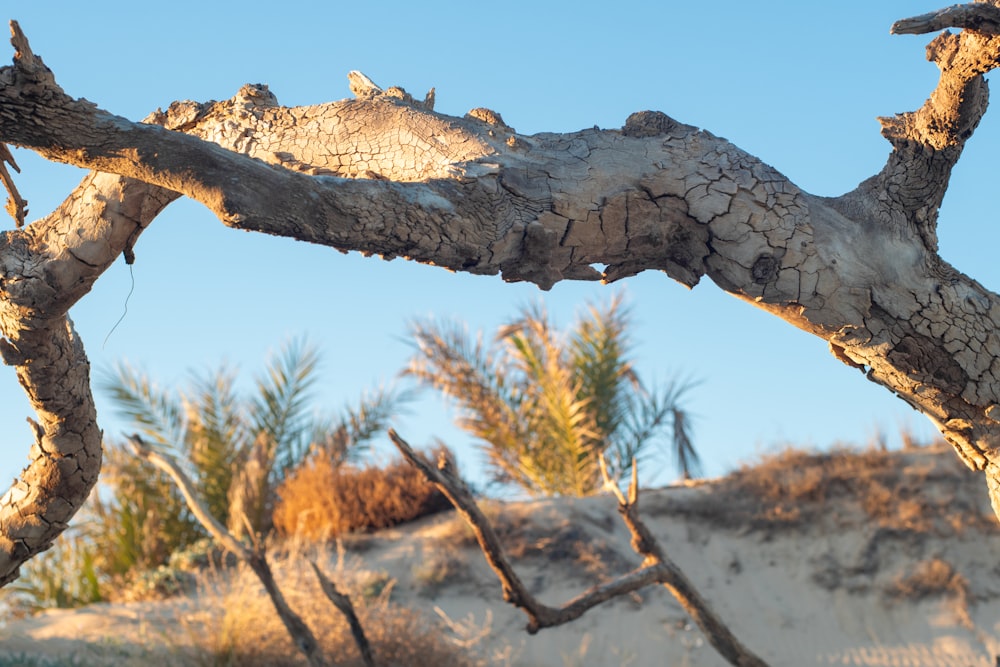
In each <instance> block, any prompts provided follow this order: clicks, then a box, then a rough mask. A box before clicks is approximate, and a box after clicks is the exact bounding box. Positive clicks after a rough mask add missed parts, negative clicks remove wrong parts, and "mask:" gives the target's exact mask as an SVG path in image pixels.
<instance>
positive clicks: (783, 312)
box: [0, 2, 1000, 583]
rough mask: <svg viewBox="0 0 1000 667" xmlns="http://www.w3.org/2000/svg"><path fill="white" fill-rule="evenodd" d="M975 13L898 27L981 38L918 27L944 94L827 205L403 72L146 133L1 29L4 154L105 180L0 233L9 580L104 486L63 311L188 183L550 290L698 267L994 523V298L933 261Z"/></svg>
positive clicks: (169, 118) (699, 137)
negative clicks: (829, 357)
mask: <svg viewBox="0 0 1000 667" xmlns="http://www.w3.org/2000/svg"><path fill="white" fill-rule="evenodd" d="M987 5H988V6H992V7H996V3H995V2H990V3H973V4H972V5H966V6H965V9H950V10H947V11H945V12H944V13H940V14H938V15H937V16H938V18H929V19H921V20H920V21H917V22H916V23H914V22H910V23H905V22H904V23H903V24H902V26H899V27H898V29H897V30H896V31H897V32H913V31H919V30H917V28H920V30H923V29H932V28H935V27H938V26H940V25H942V24H943V23H951V24H955V25H959V26H963V27H967V28H969V29H967V30H965V31H964V32H962V33H961V34H959V35H949V34H944V35H941V36H939V37H938V38H936V39H935V40H934V42H932V44H931V46H930V48H929V49H928V54H929V56H930V58H931V59H932V60H933V61H934V62H935V63H936V64H937V65H938V67H939V68H940V69H941V78H940V81H939V84H938V86H937V88H936V89H935V90H934V91H933V92H932V93H931V95H930V97H929V98H928V100H927V102H926V103H925V104H924V106H923V107H922V108H921V109H919V110H917V111H915V112H912V113H908V114H901V115H898V116H896V117H894V118H891V119H883V121H882V122H883V133H884V135H885V136H886V137H887V139H888V140H889V141H890V143H891V144H892V146H893V151H892V154H891V155H890V157H889V160H888V161H887V163H886V165H885V167H884V168H883V169H882V171H881V172H880V173H879V174H877V175H875V176H873V177H872V178H871V179H868V180H867V181H865V182H864V183H862V184H861V185H860V186H859V187H858V188H857V189H855V190H854V191H852V192H850V193H847V194H845V195H843V196H842V197H837V198H821V197H815V196H811V195H809V194H807V193H805V192H803V191H801V190H800V189H799V188H797V187H796V186H795V185H794V184H792V183H790V182H789V181H788V180H787V179H786V178H785V177H784V176H783V175H782V174H780V173H778V172H777V171H775V170H774V169H772V168H771V167H769V166H767V165H765V164H763V163H762V162H760V161H759V160H758V159H756V158H754V157H753V156H750V155H748V154H746V153H745V152H743V151H741V150H740V149H738V148H737V147H735V146H733V145H732V144H730V143H728V142H726V141H725V140H723V139H720V138H718V137H716V136H714V135H712V134H711V133H709V132H705V131H699V130H698V129H697V128H694V127H691V126H688V125H684V124H681V123H678V122H677V121H675V120H673V119H671V118H669V117H668V116H666V115H665V114H662V113H659V112H639V113H637V114H633V115H632V116H630V117H629V118H628V119H627V120H626V121H625V124H624V126H623V127H622V128H619V129H609V130H598V129H592V130H585V131H582V132H576V133H570V134H562V135H557V134H543V135H534V136H524V135H520V134H518V133H516V132H515V131H514V130H513V129H512V128H510V127H509V126H507V125H506V124H504V123H503V121H502V119H501V118H500V114H498V113H496V112H493V111H491V110H487V109H474V110H473V111H472V112H470V113H469V114H468V115H467V116H466V117H464V118H454V117H449V116H445V115H441V114H437V113H434V112H433V110H432V109H431V108H430V107H431V106H432V105H431V104H430V103H429V102H432V99H430V100H429V101H425V102H416V101H414V100H413V98H412V97H411V96H409V95H408V94H406V93H405V91H402V90H401V89H398V88H394V87H393V88H387V89H385V90H382V89H381V88H380V87H379V86H376V85H374V84H371V85H367V84H365V85H363V86H361V88H359V90H361V89H363V90H362V92H363V94H362V95H361V96H360V97H359V98H358V99H353V100H344V101H340V102H333V103H329V104H322V105H315V106H309V107H295V108H287V107H282V106H280V105H278V103H277V100H275V98H274V96H273V95H271V94H270V93H269V92H268V91H267V89H266V87H261V86H245V87H244V88H243V89H241V90H240V91H239V93H238V94H237V95H235V96H234V97H233V98H231V99H228V100H224V101H222V102H211V103H195V102H178V103H175V104H174V105H171V107H170V108H169V109H168V110H167V111H166V112H160V113H157V114H154V115H152V116H150V117H149V118H148V119H146V122H143V123H134V122H130V121H128V120H126V119H124V118H120V117H117V116H114V115H112V114H110V113H108V112H105V111H102V110H100V109H98V108H97V107H96V106H95V105H93V104H92V103H90V102H87V101H85V100H77V99H73V98H71V97H69V96H68V95H66V94H65V92H64V91H63V90H62V89H61V88H60V87H59V86H58V85H57V84H56V81H55V77H54V75H53V74H52V72H51V71H50V70H49V69H48V68H47V67H46V66H45V65H44V63H43V62H42V61H41V59H40V58H39V57H38V56H37V55H35V54H34V53H33V52H32V51H31V48H30V46H29V44H28V41H27V39H26V38H25V36H24V35H23V33H22V32H21V31H20V28H19V27H18V26H17V24H16V23H12V25H11V28H12V35H13V36H12V40H11V41H12V44H13V46H14V48H15V56H14V63H13V65H11V66H8V67H4V68H0V143H10V144H13V145H17V146H22V147H26V148H30V149H33V150H35V151H37V152H38V153H39V154H41V155H43V156H44V157H47V158H49V159H52V160H57V161H62V162H67V163H70V164H75V165H78V166H83V167H86V168H90V169H95V170H100V171H103V172H109V173H105V174H92V175H90V176H88V177H87V178H85V179H84V182H83V183H81V185H80V187H79V188H78V189H77V190H76V191H75V192H74V193H73V194H72V195H71V196H70V198H69V199H67V201H66V202H65V203H64V204H63V205H62V206H61V207H60V209H59V210H58V211H56V212H55V213H53V214H52V215H50V216H47V217H46V218H43V219H42V220H39V221H35V222H33V223H31V224H30V225H28V226H26V227H25V228H24V229H14V230H8V231H6V232H3V233H2V236H0V334H2V336H3V339H4V340H3V342H2V345H0V351H2V353H3V359H4V361H5V363H7V364H11V365H14V366H16V367H17V373H18V377H19V381H20V382H21V383H22V385H23V386H24V387H25V390H26V391H27V392H28V394H29V396H30V397H31V400H32V403H33V407H34V408H35V410H36V411H37V412H38V414H39V416H40V417H39V428H38V429H36V431H37V432H38V433H39V438H38V441H37V443H36V446H35V447H34V448H33V449H32V454H31V457H32V463H31V465H30V466H29V468H28V469H27V470H26V471H25V473H24V474H23V475H22V477H21V480H19V481H18V482H16V483H15V486H14V487H13V488H12V489H11V491H9V492H8V494H7V495H6V496H4V499H3V500H0V533H2V537H0V583H4V582H6V581H9V580H10V578H11V577H13V576H16V568H17V565H18V564H19V563H21V562H23V561H24V560H25V559H26V558H29V557H30V556H31V555H32V554H34V553H37V552H38V551H41V550H44V549H45V548H47V546H48V545H49V544H50V542H51V540H52V539H53V538H54V536H55V535H57V534H58V533H59V531H60V530H61V528H62V526H63V525H64V524H65V521H68V519H69V518H70V517H71V516H72V515H73V513H74V512H75V511H76V509H77V508H78V507H79V506H80V504H81V503H82V502H83V500H84V498H86V495H87V493H88V492H89V489H90V486H91V485H92V484H93V483H94V481H95V480H96V475H97V470H98V467H99V461H100V432H99V430H98V429H97V425H96V422H95V421H94V418H93V415H94V412H93V398H92V396H91V395H90V390H89V369H88V368H87V360H86V356H85V354H84V353H83V349H82V346H81V345H80V344H79V341H77V340H76V339H75V336H74V335H73V334H72V331H71V328H70V326H69V324H68V321H67V320H66V319H65V315H66V313H67V312H68V309H69V307H70V306H71V305H72V304H73V303H75V302H76V301H77V300H78V299H79V298H81V297H82V296H83V295H84V294H86V292H87V291H88V290H89V289H90V287H91V285H92V284H93V282H94V281H95V280H96V279H97V278H98V277H99V276H100V275H101V273H102V272H103V271H104V270H105V269H106V268H107V267H108V266H109V265H110V263H111V262H112V261H113V260H114V259H115V258H116V257H117V256H118V255H119V254H122V253H126V254H128V253H129V252H130V248H131V244H132V243H134V241H135V238H136V235H137V234H138V233H140V232H141V231H142V229H144V228H145V226H147V225H148V224H149V223H150V221H151V220H152V219H153V218H154V217H155V216H156V214H157V213H159V211H160V210H162V208H163V207H164V206H166V204H167V203H169V201H171V200H172V199H173V198H175V197H176V196H178V193H180V194H184V195H187V196H189V197H192V198H193V199H196V200H197V201H200V202H202V203H204V204H205V205H206V206H208V207H209V208H210V209H211V210H212V211H213V212H215V214H216V215H217V216H218V217H219V219H220V220H221V221H222V222H223V223H224V224H227V225H230V226H233V227H236V228H240V229H248V230H255V231H263V232H266V233H270V234H280V235H284V236H289V237H292V238H297V239H301V240H304V241H309V242H312V243H319V244H324V245H329V246H332V247H335V248H338V249H341V250H358V251H361V252H363V253H366V254H380V255H383V256H385V257H395V256H403V257H408V258H411V259H415V260H418V261H423V262H429V263H433V264H435V265H438V266H444V267H447V268H450V269H453V270H459V271H466V272H470V273H476V274H490V275H494V274H500V275H502V276H503V278H504V279H505V280H509V281H518V280H520V281H531V282H533V283H535V284H537V285H539V286H540V287H542V288H549V287H551V286H552V285H553V284H554V283H555V282H557V281H559V280H567V279H570V280H594V279H601V280H604V281H607V282H611V281H614V280H618V279H621V278H624V277H627V276H630V275H634V274H636V273H639V272H641V271H645V270H658V271H663V272H665V273H667V274H668V275H669V276H670V277H672V278H674V279H675V280H678V281H680V282H681V283H683V284H685V285H688V286H694V285H696V284H697V283H698V282H699V281H700V280H701V278H702V277H704V276H707V277H709V278H710V279H711V280H713V281H714V282H715V283H716V284H718V285H719V286H720V287H722V288H723V289H725V290H727V291H728V292H730V293H731V294H733V295H734V296H736V297H737V298H740V299H743V300H745V301H748V302H750V303H752V304H754V305H756V306H758V307H760V308H763V309H765V310H767V311H768V312H771V313H773V314H775V315H777V316H779V317H781V318H783V319H785V320H786V321H788V322H790V323H792V324H793V325H795V326H797V327H799V328H801V329H803V330H805V331H808V332H810V333H812V334H815V335H817V336H820V337H821V338H823V339H824V340H826V341H828V342H829V344H830V348H831V351H832V352H833V353H834V355H835V356H836V357H837V358H838V359H840V360H842V361H844V362H845V363H848V364H849V365H851V366H852V367H854V368H858V369H860V370H862V371H863V372H864V374H865V377H867V378H868V379H870V380H872V381H874V382H876V383H878V384H881V385H883V386H885V387H886V388H888V389H889V390H890V391H892V392H893V393H895V394H896V395H898V396H899V397H900V398H902V399H903V400H905V401H907V402H908V403H909V404H911V405H913V406H914V407H915V408H917V409H918V410H920V411H921V412H922V413H924V414H925V415H927V416H928V417H929V418H931V419H932V420H933V421H934V422H935V423H936V424H937V425H938V427H939V428H940V429H941V431H942V433H943V434H944V436H945V437H946V438H947V439H948V440H949V441H950V442H951V443H952V444H953V445H954V447H955V449H956V451H957V452H958V454H959V456H961V457H962V459H963V460H964V461H965V462H966V464H968V465H969V466H970V467H972V468H974V469H977V470H983V471H985V472H986V475H987V480H988V484H989V488H990V491H991V498H992V500H993V502H994V508H995V509H996V510H997V511H998V512H1000V364H998V363H997V362H996V361H995V360H996V359H1000V297H998V296H997V295H996V294H994V293H993V292H990V291H988V290H986V289H985V288H983V286H982V285H980V284H979V283H977V282H975V281H974V280H972V279H970V278H968V277H967V276H965V275H963V274H961V273H960V272H958V271H957V270H955V269H954V268H953V267H951V266H950V265H948V264H947V263H946V262H944V261H943V260H942V259H941V258H940V257H939V256H938V255H937V252H936V247H937V240H936V225H937V212H938V207H939V206H940V203H941V200H942V198H943V196H944V192H945V189H946V188H947V183H948V179H949V177H950V174H951V170H952V168H953V166H954V165H955V163H956V162H957V160H958V159H959V157H960V155H961V151H962V148H963V147H964V144H965V142H966V141H967V140H968V139H969V137H970V136H971V135H972V133H973V131H974V130H975V128H976V126H977V124H978V122H979V120H980V118H981V117H982V114H983V113H984V111H985V108H986V102H987V88H986V85H985V83H984V82H983V79H982V74H983V73H985V72H986V71H988V70H989V69H991V68H993V67H995V66H996V63H997V61H998V49H1000V36H997V35H995V34H993V32H994V29H993V28H992V27H991V26H992V25H993V23H991V21H993V20H994V18H995V17H994V12H993V10H992V9H989V8H988V7H987ZM963 12H964V13H963ZM369 83H371V82H370V80H369ZM110 174H117V175H110ZM49 369H59V372H49ZM63 371H65V373H64V372H63Z"/></svg>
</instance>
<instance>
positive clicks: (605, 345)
mask: <svg viewBox="0 0 1000 667" xmlns="http://www.w3.org/2000/svg"><path fill="white" fill-rule="evenodd" d="M588 315H589V316H588V317H581V318H580V319H579V320H578V321H577V323H576V326H575V327H574V329H573V331H572V334H571V336H570V339H569V354H570V357H571V360H572V361H571V363H572V364H573V368H574V371H575V373H576V376H577V377H578V378H579V379H580V384H581V387H580V392H581V394H582V395H584V396H588V397H590V399H591V400H592V402H593V410H594V419H595V421H596V423H597V428H598V429H600V431H601V433H605V434H610V433H614V432H615V431H617V430H618V428H619V426H620V425H621V423H622V421H623V420H624V419H625V418H626V416H627V415H628V412H629V409H630V405H629V402H628V397H629V395H630V394H631V393H632V392H633V391H636V390H640V385H639V380H638V376H637V375H636V373H635V371H634V370H633V368H632V364H631V362H630V361H629V360H628V359H627V358H626V353H627V351H628V348H629V341H628V338H627V336H626V331H627V330H628V326H629V324H630V321H629V313H628V310H627V309H626V308H625V307H624V306H623V300H622V297H621V295H620V294H619V295H616V296H615V297H614V298H612V300H611V301H610V303H609V304H608V305H607V306H606V307H603V308H601V307H597V306H593V305H590V306H589V307H588Z"/></svg>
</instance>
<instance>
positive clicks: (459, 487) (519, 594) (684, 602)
mask: <svg viewBox="0 0 1000 667" xmlns="http://www.w3.org/2000/svg"><path fill="white" fill-rule="evenodd" d="M389 438H390V439H391V440H392V442H393V444H394V445H396V448H397V449H399V451H400V453H401V454H402V455H403V457H404V458H405V459H406V460H407V461H409V462H410V464H411V465H413V466H414V467H416V468H417V469H418V470H420V471H421V472H422V473H423V474H424V476H425V477H426V478H427V480H428V481H429V482H431V483H432V484H434V485H435V486H436V487H437V488H438V489H440V490H441V493H443V494H445V496H447V497H448V500H450V501H451V503H452V505H454V506H455V510H456V511H457V512H458V513H459V515H460V516H461V517H462V518H463V519H465V521H466V522H467V523H468V524H469V526H470V527H471V528H472V531H473V532H474V533H475V535H476V540H477V541H478V542H479V547H480V549H481V550H482V552H483V555H484V556H485V557H486V560H487V562H488V563H489V564H490V567H491V568H492V569H493V571H494V572H495V573H496V575H497V578H498V579H500V584H501V585H502V586H503V596H504V600H505V601H506V602H509V603H510V604H512V605H514V606H515V607H519V608H520V609H521V610H523V611H524V613H525V614H526V615H527V616H528V627H527V631H528V632H529V633H531V634H534V633H536V632H538V631H539V630H541V629H543V628H549V627H554V626H557V625H563V624H565V623H569V622H570V621H573V620H576V619H577V618H579V617H580V616H582V615H583V614H584V613H586V612H587V611H588V610H590V609H592V608H594V607H596V606H598V605H600V604H602V603H604V602H607V601H608V600H611V599H613V598H615V597H618V596H621V595H627V594H628V593H632V592H634V591H637V590H639V589H641V588H645V587H646V586H649V585H651V584H663V585H664V587H666V589H667V590H669V591H670V592H671V594H673V596H674V597H675V598H676V599H677V601H678V602H680V604H681V606H682V607H683V608H684V610H685V611H687V612H688V614H689V615H690V616H691V618H692V619H693V620H694V621H695V623H696V624H697V625H698V627H699V628H701V631H702V632H703V633H704V635H705V638H706V639H707V640H708V642H709V643H710V644H711V645H712V646H713V647H714V648H715V650H716V651H718V652H719V654H720V655H721V656H722V657H723V658H725V659H726V661H727V662H729V663H730V664H732V665H736V666H737V667H766V665H767V663H765V662H764V661H763V660H761V659H760V658H759V657H757V656H756V655H754V654H753V653H752V652H751V651H750V650H749V649H747V648H746V647H745V646H743V644H742V643H740V641H739V640H738V639H736V637H735V636H734V635H733V634H732V632H730V630H729V628H728V627H727V626H726V624H725V623H724V622H723V621H722V620H721V619H720V618H719V617H718V616H717V615H716V614H715V612H714V611H713V610H712V608H711V607H710V606H709V604H708V603H707V602H706V601H705V600H704V599H703V598H702V597H701V596H700V595H699V594H698V592H697V590H695V588H694V586H693V585H692V584H691V582H690V581H689V580H688V579H687V577H685V576H684V574H683V572H681V570H680V568H679V567H677V565H676V564H675V563H674V562H673V561H671V560H670V559H669V558H667V556H666V553H665V552H664V551H663V549H662V548H660V546H659V544H658V543H657V541H656V538H655V537H653V535H652V533H651V532H649V529H648V528H647V527H646V525H645V524H644V523H643V522H642V520H641V519H640V518H639V509H638V494H639V492H638V481H637V477H636V474H637V473H636V467H635V466H634V465H633V467H632V485H631V486H630V487H629V499H628V500H626V499H625V497H624V496H623V495H622V494H621V491H620V490H618V488H617V486H615V490H616V492H617V493H618V498H619V508H618V509H619V512H620V513H621V514H622V516H623V517H624V519H625V523H626V525H627V526H628V527H629V530H630V531H631V532H632V537H633V540H632V544H633V547H634V548H635V549H636V551H637V552H638V553H639V554H641V555H642V556H644V557H645V561H644V562H643V564H642V565H641V566H640V567H637V568H636V569H634V570H632V571H631V572H628V573H626V574H624V575H621V576H619V577H617V578H615V579H613V580H612V581H609V582H607V583H604V584H599V585H597V586H593V587H592V588H590V589H589V590H587V591H585V592H583V593H581V594H580V595H578V596H577V597H575V598H573V599H572V600H570V601H569V602H567V603H566V604H564V605H563V606H561V607H558V608H557V607H549V606H547V605H545V604H542V603H541V602H539V601H538V600H537V599H536V598H535V596H534V595H532V594H531V592H530V591H529V590H528V589H527V587H526V586H525V585H524V583H523V582H522V581H521V579H520V577H518V576H517V573H516V572H515V571H514V568H513V566H512V565H511V564H510V561H508V560H507V557H506V556H505V555H504V550H503V546H502V544H501V542H500V539H499V538H498V537H497V534H496V531H495V530H493V526H492V524H491V523H490V522H489V519H487V518H486V516H485V515H484V514H483V513H482V510H480V509H479V505H478V504H477V503H476V501H475V499H474V498H473V497H472V493H471V492H470V491H469V488H468V487H467V486H466V484H465V482H464V481H462V479H461V478H460V477H458V476H456V475H455V474H453V473H452V472H451V471H450V470H449V467H448V466H434V465H432V464H431V463H430V461H428V460H426V459H425V458H424V457H423V456H421V455H420V454H418V453H417V452H415V451H414V450H413V448H412V447H411V446H410V445H409V443H407V442H406V441H405V440H404V439H403V438H401V437H400V436H399V434H398V433H396V431H394V430H392V429H390V430H389ZM602 471H603V472H604V474H605V480H607V469H606V468H605V467H603V460H602ZM607 483H608V484H610V482H607Z"/></svg>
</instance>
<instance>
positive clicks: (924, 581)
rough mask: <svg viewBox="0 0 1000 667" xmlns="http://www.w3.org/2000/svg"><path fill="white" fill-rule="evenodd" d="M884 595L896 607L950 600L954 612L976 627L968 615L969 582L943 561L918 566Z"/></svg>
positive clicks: (886, 590)
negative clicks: (932, 599)
mask: <svg viewBox="0 0 1000 667" xmlns="http://www.w3.org/2000/svg"><path fill="white" fill-rule="evenodd" d="M883 594H884V595H885V596H886V598H887V599H888V600H889V601H890V602H893V603H906V604H912V603H915V602H921V601H923V600H926V599H928V598H939V597H947V598H948V599H950V600H951V603H952V605H951V609H952V611H953V612H954V613H955V615H956V616H957V617H958V618H959V620H960V621H961V622H962V624H963V625H965V626H966V627H970V628H971V627H974V625H973V622H972V617H971V616H970V615H969V605H970V603H971V600H972V597H971V594H970V592H969V580H968V579H966V578H965V577H964V576H963V575H962V574H961V573H960V572H958V571H957V570H955V568H954V567H952V565H951V563H949V562H948V561H946V560H944V559H942V558H931V559H929V560H924V561H920V562H919V563H916V564H915V565H914V566H913V567H912V568H911V569H910V570H909V571H908V572H907V573H906V574H904V575H902V576H900V577H897V578H896V580H895V581H893V582H892V583H891V584H889V585H888V586H886V587H885V588H884V589H883Z"/></svg>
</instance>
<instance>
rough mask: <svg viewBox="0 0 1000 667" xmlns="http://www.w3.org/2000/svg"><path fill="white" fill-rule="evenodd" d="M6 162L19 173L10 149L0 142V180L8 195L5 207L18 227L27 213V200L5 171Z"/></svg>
mask: <svg viewBox="0 0 1000 667" xmlns="http://www.w3.org/2000/svg"><path fill="white" fill-rule="evenodd" d="M8 164H9V165H10V166H11V167H13V168H14V171H16V172H17V173H19V174H20V173H21V168H20V167H18V166H17V163H16V162H14V156H13V155H11V153H10V149H9V148H7V145H6V144H0V181H3V185H4V187H5V188H7V194H8V195H10V196H9V197H8V198H7V205H6V206H5V208H6V209H7V213H9V214H10V217H12V218H14V225H15V226H16V227H17V228H18V229H20V228H21V227H23V226H24V217H25V216H26V215H28V200H27V199H24V198H22V197H21V193H19V192H18V191H17V186H16V185H14V179H13V178H12V177H11V175H10V172H9V171H7V165H8Z"/></svg>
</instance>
